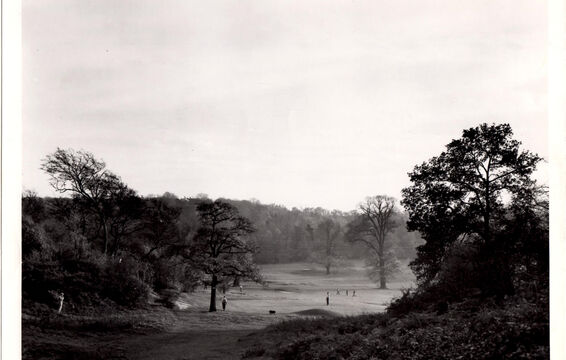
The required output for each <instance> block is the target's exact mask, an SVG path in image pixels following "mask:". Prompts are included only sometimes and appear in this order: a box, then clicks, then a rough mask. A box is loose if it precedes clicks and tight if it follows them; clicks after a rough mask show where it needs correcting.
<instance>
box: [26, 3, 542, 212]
mask: <svg viewBox="0 0 566 360" xmlns="http://www.w3.org/2000/svg"><path fill="white" fill-rule="evenodd" d="M22 24H23V64H22V67H23V73H24V74H23V82H22V84H23V97H22V100H23V122H22V126H23V156H22V159H23V168H22V171H23V174H22V175H23V188H24V189H29V190H34V191H36V192H37V193H38V194H40V195H42V196H53V195H56V193H55V192H54V191H53V190H52V189H51V188H50V185H49V178H48V176H47V175H46V174H44V173H43V172H42V171H41V170H40V169H39V168H40V165H41V160H42V159H43V158H45V156H46V155H47V154H50V153H52V152H54V151H55V150H56V148H57V147H60V148H65V149H66V148H72V149H77V150H78V149H83V150H86V151H89V152H92V153H93V154H94V155H95V156H96V157H97V158H100V159H103V160H104V161H105V162H106V164H107V166H108V168H109V169H110V170H112V171H113V172H115V173H116V174H118V175H119V176H121V178H122V179H123V180H124V181H125V182H126V183H127V184H128V185H129V186H130V187H132V188H133V189H135V190H137V191H138V193H139V194H141V195H149V194H162V193H164V192H166V191H167V192H172V193H174V194H176V195H177V196H180V197H184V196H187V197H190V196H195V195H197V194H199V193H206V194H208V195H209V196H210V197H211V198H217V197H226V198H232V199H252V198H253V199H258V200H260V201H261V202H262V203H275V204H280V205H285V206H287V207H300V208H303V207H317V206H321V207H324V208H327V209H339V210H344V211H349V210H352V209H354V208H355V206H356V204H358V203H359V202H360V201H362V200H363V199H364V198H365V197H366V196H369V195H377V194H387V195H390V196H394V197H396V198H397V199H399V198H400V193H401V189H402V188H403V187H406V186H408V185H410V183H409V179H408V176H407V173H408V172H410V171H411V170H412V169H413V167H414V166H415V165H417V164H420V163H422V162H423V161H426V160H428V159H430V158H431V157H433V156H436V155H438V154H439V153H440V152H441V151H442V150H443V148H444V146H445V145H446V144H447V143H449V142H450V140H452V139H455V138H458V137H460V136H461V134H462V130H464V129H467V128H470V127H474V126H477V125H479V124H480V123H483V122H488V123H509V124H511V126H512V128H513V130H514V132H515V138H517V139H518V140H520V141H522V143H523V146H524V148H525V149H528V150H531V151H533V152H536V153H538V154H539V155H541V156H543V157H544V158H546V159H548V152H549V151H548V136H547V130H548V127H547V94H546V85H547V74H546V72H547V58H546V46H547V39H546V30H547V25H546V4H545V2H544V1H539V0H529V1H524V0H504V1H501V0H489V1H483V0H469V1H468V0H466V1H453V0H446V1H436V0H435V1H431V0H424V1H416V0H414V1H407V0H395V1H393V0H392V1H383V0H366V1H360V0H348V1H345V0H341V1H336V0H324V1H322V0H319V1H305V0H274V1H266V0H234V1H224V0H220V1H214V2H208V1H187V0H179V1H169V0H168V1H149V0H122V1H114V0H113V1H110V0H82V1H76V0H60V1H53V0H42V1H31V0H24V1H23V17H22ZM536 176H537V178H538V179H539V180H540V181H541V182H543V183H545V182H547V179H548V177H547V165H546V164H542V166H541V170H540V171H539V172H538V173H537V174H536Z"/></svg>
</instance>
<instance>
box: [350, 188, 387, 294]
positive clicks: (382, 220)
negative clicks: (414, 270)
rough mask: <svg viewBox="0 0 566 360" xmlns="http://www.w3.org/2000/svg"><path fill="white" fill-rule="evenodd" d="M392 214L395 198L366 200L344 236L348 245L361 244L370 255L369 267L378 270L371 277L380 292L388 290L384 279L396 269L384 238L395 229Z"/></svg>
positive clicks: (376, 197) (385, 197) (371, 198)
mask: <svg viewBox="0 0 566 360" xmlns="http://www.w3.org/2000/svg"><path fill="white" fill-rule="evenodd" d="M394 214H395V199H394V198H392V197H389V196H385V195H377V196H371V197H367V198H366V200H365V201H364V202H363V203H361V204H360V205H359V214H358V216H357V217H356V218H355V219H354V220H353V221H352V222H350V223H349V224H348V231H347V234H346V239H348V241H351V242H361V243H363V244H364V245H365V246H366V247H367V249H368V250H369V251H370V254H369V256H370V257H369V263H370V264H371V265H372V266H374V267H376V268H377V270H374V271H372V273H373V274H374V275H372V277H373V278H374V279H375V278H376V277H377V278H379V284H380V289H386V288H387V276H389V275H390V274H391V273H392V272H393V271H395V269H396V266H395V262H396V259H395V258H394V257H393V256H392V253H391V252H390V251H388V250H389V247H390V244H389V243H388V242H387V235H388V234H389V233H390V232H391V230H393V228H394V227H395V221H394V216H393V215H394ZM375 271H377V274H379V275H378V276H376V275H375V274H376V272H375ZM370 275H371V274H370Z"/></svg>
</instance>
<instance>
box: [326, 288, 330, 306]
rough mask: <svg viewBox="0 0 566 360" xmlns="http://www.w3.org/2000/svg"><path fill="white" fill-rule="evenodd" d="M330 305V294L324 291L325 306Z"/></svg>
mask: <svg viewBox="0 0 566 360" xmlns="http://www.w3.org/2000/svg"><path fill="white" fill-rule="evenodd" d="M328 305H330V294H329V293H328V291H327V292H326V306H328Z"/></svg>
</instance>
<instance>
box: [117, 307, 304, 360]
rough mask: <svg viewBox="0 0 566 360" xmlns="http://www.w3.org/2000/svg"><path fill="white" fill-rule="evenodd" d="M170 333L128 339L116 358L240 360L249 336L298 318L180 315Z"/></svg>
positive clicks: (119, 345) (121, 342)
mask: <svg viewBox="0 0 566 360" xmlns="http://www.w3.org/2000/svg"><path fill="white" fill-rule="evenodd" d="M176 315H177V316H178V321H177V322H176V325H175V326H174V327H172V328H171V329H170V330H169V331H167V332H160V333H155V334H146V335H137V336H124V337H122V338H121V339H116V340H115V341H114V342H113V344H112V345H113V347H114V348H115V349H116V350H117V351H116V352H115V354H116V355H118V354H120V355H118V356H116V358H120V359H132V360H134V359H140V360H145V359H147V360H149V359H155V360H192V359H227V360H229V359H240V358H241V354H242V353H243V352H244V351H245V350H246V349H247V348H248V347H249V346H250V345H251V344H252V343H253V340H252V338H251V337H248V335H250V334H252V333H254V332H256V331H261V329H263V328H265V327H266V326H267V325H269V324H273V323H276V322H278V321H281V320H284V319H289V318H292V317H296V316H297V315H279V314H278V315H267V314H266V315H257V314H255V315H254V314H249V313H242V312H228V311H227V312H216V313H208V312H203V311H178V312H176Z"/></svg>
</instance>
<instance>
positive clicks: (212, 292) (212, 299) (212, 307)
mask: <svg viewBox="0 0 566 360" xmlns="http://www.w3.org/2000/svg"><path fill="white" fill-rule="evenodd" d="M217 284H218V278H217V277H216V275H212V282H211V283H210V307H209V308H208V311H209V312H213V311H216V285H217Z"/></svg>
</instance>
